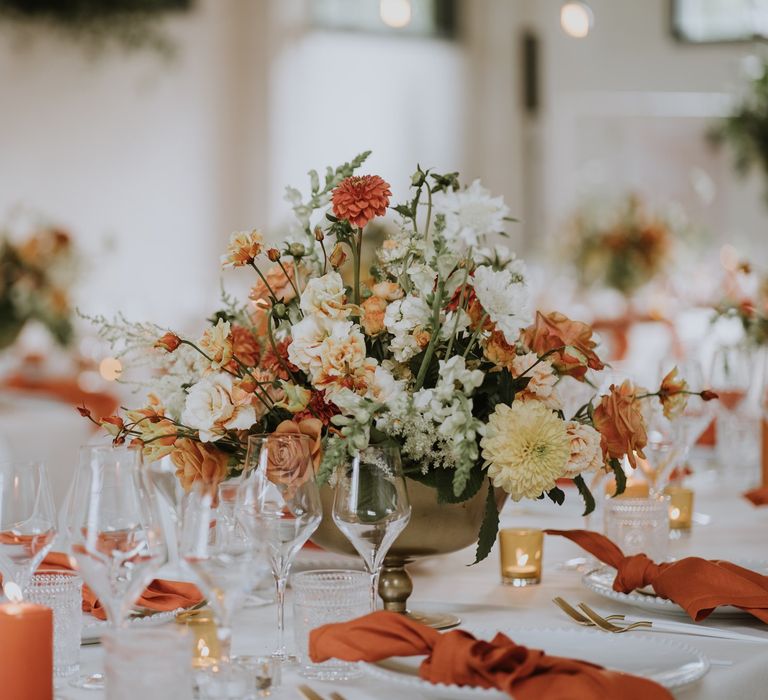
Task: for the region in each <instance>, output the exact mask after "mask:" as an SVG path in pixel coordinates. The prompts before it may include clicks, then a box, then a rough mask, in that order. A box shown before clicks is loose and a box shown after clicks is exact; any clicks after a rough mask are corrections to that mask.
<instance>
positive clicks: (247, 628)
mask: <svg viewBox="0 0 768 700" xmlns="http://www.w3.org/2000/svg"><path fill="white" fill-rule="evenodd" d="M724 491H725V492H724ZM696 493H697V503H696V511H697V512H698V513H703V514H707V515H709V516H711V522H710V523H709V524H707V525H698V526H696V527H695V530H694V531H693V533H692V534H691V535H690V536H689V537H687V538H685V539H681V540H678V541H674V542H671V543H670V545H671V551H670V554H671V555H672V556H681V555H683V554H697V555H702V556H705V557H711V558H717V557H721V558H730V559H741V560H744V559H752V560H764V561H768V537H766V535H767V534H768V507H765V508H763V509H758V508H754V507H753V506H751V505H750V504H749V503H748V502H747V501H745V500H744V499H743V498H741V497H739V496H738V494H736V493H733V492H731V493H728V492H727V490H724V489H722V488H715V487H714V486H713V485H709V486H706V485H703V484H701V485H697V487H696ZM569 498H570V499H571V502H570V505H569V504H568V503H566V505H565V506H564V507H562V508H558V507H557V506H555V505H553V504H551V503H549V502H548V501H547V502H544V501H540V502H534V503H524V504H511V503H510V504H508V506H507V507H506V508H505V510H504V513H503V515H502V526H506V527H509V526H518V525H519V526H535V527H542V528H543V527H553V528H563V529H566V528H575V527H582V519H581V518H580V517H579V508H578V505H579V503H578V496H576V494H571V493H569ZM580 553H581V550H580V549H579V548H578V547H576V546H575V545H573V544H572V543H570V542H568V541H566V540H564V539H562V538H559V537H548V538H547V539H546V542H545V551H544V575H543V581H542V583H541V585H538V586H531V587H528V588H512V587H506V586H502V585H501V584H500V583H499V570H498V552H497V551H495V550H494V551H493V552H492V553H491V555H490V557H488V559H487V560H485V561H484V562H482V563H481V564H479V565H477V566H474V567H467V566H466V564H468V563H470V562H471V561H472V558H473V557H472V554H473V552H472V551H471V550H465V551H463V552H460V553H457V554H453V555H450V556H446V557H439V558H435V559H432V560H429V561H422V562H419V563H416V564H414V565H412V566H411V567H410V571H411V574H412V576H413V579H414V584H415V590H414V594H413V597H412V599H411V605H412V607H414V608H422V609H439V610H446V611H451V612H455V613H457V614H459V615H460V616H461V617H462V618H463V619H464V620H465V622H466V623H467V624H470V625H473V626H483V627H496V628H498V629H502V630H503V629H504V627H505V625H507V626H520V627H567V626H571V625H573V624H574V623H571V622H570V621H569V620H568V619H567V618H566V617H565V616H564V615H563V613H561V612H560V611H559V610H558V609H557V608H556V607H555V606H554V605H553V604H552V602H551V600H552V598H553V597H554V596H556V595H560V596H563V597H564V598H566V599H567V600H570V601H584V602H586V603H588V604H589V605H594V606H595V607H597V608H598V609H599V610H611V611H619V609H620V608H621V606H620V605H618V604H615V603H611V602H610V601H606V600H604V599H602V598H600V597H599V596H597V595H595V594H592V593H590V592H589V591H587V590H586V589H584V588H583V587H582V586H581V584H580V578H581V575H580V574H579V573H578V572H576V571H573V570H568V569H566V568H564V567H562V565H561V564H562V562H564V561H566V560H568V559H570V558H572V557H575V556H579V555H580ZM290 605H291V600H290V592H289V594H288V610H289V614H290ZM621 611H622V612H630V611H631V612H634V613H635V614H637V613H638V612H640V614H642V615H646V613H645V612H644V611H638V610H635V609H630V608H625V609H623V610H621ZM675 619H677V618H675ZM274 624H275V609H274V606H273V605H270V606H266V607H262V608H256V609H251V610H246V611H244V612H243V613H242V614H239V615H238V616H237V623H236V627H235V629H234V652H235V653H236V654H261V653H268V652H269V651H271V649H272V645H273V643H274V639H273V630H274ZM708 624H717V625H723V626H727V627H729V628H732V629H736V630H741V631H745V632H750V633H753V634H758V635H762V636H764V637H765V638H766V640H767V641H768V628H766V626H765V625H762V624H761V623H759V622H757V621H755V622H752V621H750V620H741V619H739V620H727V621H717V623H714V622H713V621H711V620H710V621H709V623H708ZM288 625H289V627H290V617H289V620H288ZM653 634H659V635H660V636H664V637H669V638H674V639H676V640H678V641H682V642H684V643H686V644H688V645H690V646H694V647H697V648H698V649H700V650H701V651H702V652H704V653H705V654H706V655H708V656H709V657H710V658H711V659H713V660H716V661H717V662H718V665H716V666H714V665H713V667H712V669H711V670H710V671H709V673H708V674H707V675H706V676H705V678H703V679H702V680H701V681H699V682H697V683H695V684H693V685H691V686H688V687H686V688H683V689H680V690H678V691H677V692H676V693H675V695H676V697H678V698H681V699H683V700H693V699H694V698H695V699H696V700H723V699H724V698H729V699H730V698H737V699H738V700H750V699H752V698H754V699H755V700H757V699H758V698H766V697H768V643H766V644H755V643H750V642H735V641H727V640H718V639H707V638H703V637H693V636H685V637H681V636H678V635H661V633H656V632H654V633H653ZM622 638H623V637H622V636H615V637H614V639H615V643H616V644H617V645H618V644H621V640H622ZM102 655H103V652H102V649H101V648H100V647H84V648H83V649H82V665H83V668H84V670H86V671H97V670H100V669H101V665H102V658H103V656H102ZM722 662H725V663H728V662H731V663H732V665H730V666H728V665H722ZM137 672H140V670H139V669H137ZM302 682H306V681H303V680H302V679H301V678H300V676H299V675H298V674H297V673H295V672H289V673H287V674H286V675H285V677H284V680H283V686H282V688H281V689H280V690H279V691H277V692H275V694H274V696H275V697H278V698H299V694H298V692H297V691H296V687H297V685H299V684H300V683H302ZM309 685H310V686H312V687H313V688H315V689H316V690H318V691H319V692H320V693H322V694H324V695H326V696H327V695H328V694H329V693H330V692H331V691H332V690H337V691H339V692H341V693H342V694H343V695H344V697H345V698H346V699H347V700H391V698H392V697H393V694H395V695H397V696H399V697H405V696H406V695H405V694H404V693H403V692H402V689H399V688H396V687H394V686H385V685H383V684H382V683H381V682H379V681H375V680H372V679H370V678H365V677H364V678H360V679H358V680H355V681H350V682H347V683H322V682H318V681H311V682H309ZM58 697H60V698H61V699H62V700H99V699H100V698H101V697H102V696H101V693H99V692H96V691H81V690H73V689H71V688H63V689H61V690H60V691H59V693H58ZM144 700H148V699H144ZM543 700H544V699H543Z"/></svg>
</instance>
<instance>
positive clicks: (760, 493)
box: [744, 486, 768, 506]
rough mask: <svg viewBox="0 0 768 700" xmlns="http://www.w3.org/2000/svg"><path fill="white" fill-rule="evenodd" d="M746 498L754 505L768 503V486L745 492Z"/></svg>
mask: <svg viewBox="0 0 768 700" xmlns="http://www.w3.org/2000/svg"><path fill="white" fill-rule="evenodd" d="M744 498H746V499H747V500H748V501H750V502H751V503H752V505H753V506H764V505H768V486H762V487H760V488H757V489H752V490H751V491H747V492H746V493H745V494H744Z"/></svg>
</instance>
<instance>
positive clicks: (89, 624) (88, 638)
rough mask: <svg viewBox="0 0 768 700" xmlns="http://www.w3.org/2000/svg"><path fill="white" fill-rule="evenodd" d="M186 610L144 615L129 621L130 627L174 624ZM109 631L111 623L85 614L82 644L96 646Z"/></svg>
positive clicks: (81, 637) (81, 634) (180, 609)
mask: <svg viewBox="0 0 768 700" xmlns="http://www.w3.org/2000/svg"><path fill="white" fill-rule="evenodd" d="M183 609H184V608H178V609H176V610H164V611H162V612H153V613H149V614H142V615H141V616H139V617H132V618H130V619H129V620H128V622H127V626H128V627H157V626H158V625H164V624H166V623H168V622H172V621H173V620H174V619H175V618H176V613H178V612H181V611H182V610H183ZM108 629H109V623H108V622H107V621H106V620H98V619H96V618H95V617H93V615H89V614H87V613H83V629H82V632H81V633H80V643H81V644H95V643H96V642H98V641H99V640H100V639H101V635H102V634H104V632H106V631H107V630H108Z"/></svg>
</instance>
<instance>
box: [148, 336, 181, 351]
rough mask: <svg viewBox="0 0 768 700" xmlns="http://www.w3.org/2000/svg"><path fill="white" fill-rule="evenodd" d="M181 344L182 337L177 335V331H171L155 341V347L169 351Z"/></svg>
mask: <svg viewBox="0 0 768 700" xmlns="http://www.w3.org/2000/svg"><path fill="white" fill-rule="evenodd" d="M179 345H181V338H179V336H177V335H176V334H175V333H171V332H170V331H169V332H168V333H166V334H165V335H163V336H162V337H160V338H158V339H157V340H156V341H155V344H154V346H153V347H156V348H160V349H162V350H167V351H168V352H173V351H174V350H175V349H176V348H178V347H179Z"/></svg>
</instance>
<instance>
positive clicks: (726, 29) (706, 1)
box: [672, 0, 768, 44]
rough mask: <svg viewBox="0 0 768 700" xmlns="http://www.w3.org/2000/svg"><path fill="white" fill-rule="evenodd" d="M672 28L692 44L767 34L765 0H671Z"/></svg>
mask: <svg viewBox="0 0 768 700" xmlns="http://www.w3.org/2000/svg"><path fill="white" fill-rule="evenodd" d="M672 30H673V32H674V33H675V35H676V36H677V37H678V38H680V39H682V40H683V41H688V42H691V43H695V44H702V43H715V42H722V41H751V40H753V39H764V38H767V37H768V0H673V3H672Z"/></svg>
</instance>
